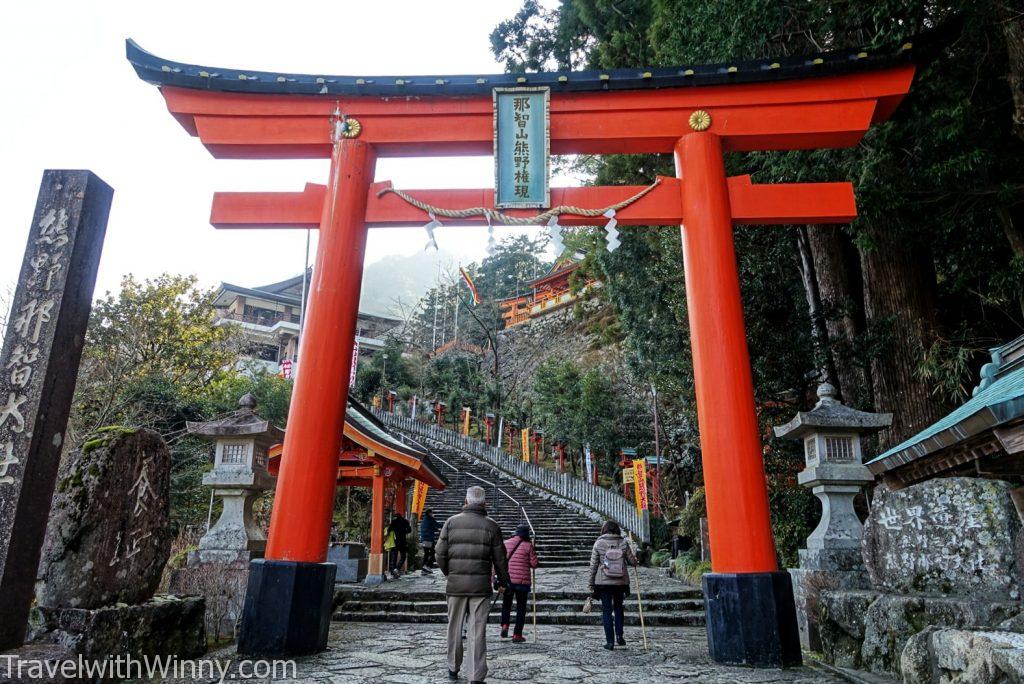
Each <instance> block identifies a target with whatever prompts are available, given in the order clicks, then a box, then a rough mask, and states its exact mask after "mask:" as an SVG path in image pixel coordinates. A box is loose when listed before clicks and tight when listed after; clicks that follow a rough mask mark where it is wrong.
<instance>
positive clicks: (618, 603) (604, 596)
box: [600, 589, 626, 644]
mask: <svg viewBox="0 0 1024 684" xmlns="http://www.w3.org/2000/svg"><path fill="white" fill-rule="evenodd" d="M600 593H601V621H602V622H603V623H604V640H605V643H608V644H614V643H615V637H617V636H618V637H621V636H622V621H623V617H622V599H623V597H624V596H625V594H626V592H625V591H622V590H614V589H604V590H601V591H600ZM613 611H614V615H613ZM613 618H614V625H613Z"/></svg>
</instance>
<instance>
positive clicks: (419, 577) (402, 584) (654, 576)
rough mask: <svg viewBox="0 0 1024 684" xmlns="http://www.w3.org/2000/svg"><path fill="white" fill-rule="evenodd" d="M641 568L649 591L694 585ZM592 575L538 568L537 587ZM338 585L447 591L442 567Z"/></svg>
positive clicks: (574, 587)
mask: <svg viewBox="0 0 1024 684" xmlns="http://www.w3.org/2000/svg"><path fill="white" fill-rule="evenodd" d="M637 570H639V571H640V583H641V586H640V589H641V591H642V592H645V593H646V592H648V591H655V592H656V591H661V590H666V589H687V588H693V587H691V585H689V584H686V583H685V582H681V581H680V580H677V579H675V578H672V577H668V576H666V574H665V573H666V571H665V569H664V568H637ZM632 573H633V570H632V569H631V570H630V580H631V581H630V584H631V585H632V586H635V584H633V580H632V578H633V575H632ZM588 578H589V576H588V574H587V568H586V567H578V568H540V569H539V570H537V591H552V592H554V591H559V592H563V591H568V592H579V591H586V589H587V580H588ZM338 587H343V588H345V589H359V590H365V591H378V592H393V591H399V592H417V591H444V587H445V577H444V575H442V574H441V571H440V570H434V572H433V574H431V575H423V574H422V573H420V572H419V571H418V570H414V571H412V572H409V573H407V574H405V575H402V576H401V577H399V578H398V579H397V580H391V579H389V580H388V581H387V582H384V583H383V584H379V585H377V586H376V587H364V586H363V585H361V584H339V585H338Z"/></svg>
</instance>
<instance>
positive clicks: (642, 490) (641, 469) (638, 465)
mask: <svg viewBox="0 0 1024 684" xmlns="http://www.w3.org/2000/svg"><path fill="white" fill-rule="evenodd" d="M633 493H634V494H636V496H635V497H634V498H635V500H636V510H637V513H641V514H642V513H643V512H644V511H645V510H647V460H646V459H643V458H638V459H636V460H635V461H633Z"/></svg>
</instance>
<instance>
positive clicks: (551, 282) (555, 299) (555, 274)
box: [498, 254, 601, 328]
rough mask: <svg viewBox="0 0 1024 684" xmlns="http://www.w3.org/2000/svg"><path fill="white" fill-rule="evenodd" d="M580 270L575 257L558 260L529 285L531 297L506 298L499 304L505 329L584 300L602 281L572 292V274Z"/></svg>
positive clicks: (590, 280)
mask: <svg viewBox="0 0 1024 684" xmlns="http://www.w3.org/2000/svg"><path fill="white" fill-rule="evenodd" d="M579 268H580V264H579V261H578V260H577V258H576V257H575V256H573V255H569V254H564V255H562V256H561V257H559V258H558V259H557V260H555V263H554V264H553V265H552V266H551V268H550V269H549V270H548V272H547V273H545V274H544V275H542V276H541V277H539V278H535V279H534V280H531V281H530V282H528V283H526V287H528V288H530V291H529V293H527V294H523V295H516V296H513V297H506V298H505V299H499V300H498V306H499V307H501V318H502V319H503V320H504V321H505V327H506V328H509V327H511V326H513V325H519V324H520V323H525V322H527V321H529V320H533V319H535V318H541V317H543V316H546V315H547V314H549V313H551V312H552V311H557V310H559V309H562V308H564V307H566V306H569V305H570V304H572V303H574V302H577V301H579V300H581V299H585V298H586V297H587V296H588V295H589V293H590V291H591V290H592V289H593V288H595V287H600V285H601V283H600V282H599V281H596V280H593V279H588V280H587V281H586V282H585V283H584V284H583V285H582V286H581V287H579V288H578V289H577V291H576V292H573V288H572V287H571V285H570V280H571V278H572V274H573V273H576V272H577V271H578V270H579Z"/></svg>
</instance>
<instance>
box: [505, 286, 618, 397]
mask: <svg viewBox="0 0 1024 684" xmlns="http://www.w3.org/2000/svg"><path fill="white" fill-rule="evenodd" d="M602 309H603V306H602V304H601V302H599V301H598V300H596V299H594V298H591V299H587V300H584V301H582V302H578V303H577V304H576V305H573V306H566V307H563V308H561V309H557V310H555V311H552V312H551V313H548V314H546V315H544V316H542V317H540V318H534V319H531V320H530V321H528V322H526V323H520V324H519V325H515V326H512V327H511V328H506V329H505V330H502V331H501V332H500V333H499V334H498V352H499V357H500V358H499V360H500V362H501V368H502V383H503V384H504V385H505V386H506V387H510V386H512V385H513V384H515V385H518V386H521V387H528V386H529V385H530V384H531V379H532V378H533V374H534V373H535V372H536V370H537V367H538V366H540V365H541V364H542V363H544V362H545V361H547V360H549V359H554V360H556V361H570V360H575V361H579V360H580V359H581V357H583V358H586V359H587V360H588V361H589V362H594V363H599V362H600V361H601V360H602V358H604V357H606V356H607V355H608V353H609V350H604V351H599V350H597V349H596V347H597V346H598V343H599V340H598V336H597V335H596V334H594V333H593V332H590V327H591V324H592V323H593V322H595V320H596V319H597V318H598V317H599V316H600V315H601V312H602Z"/></svg>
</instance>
